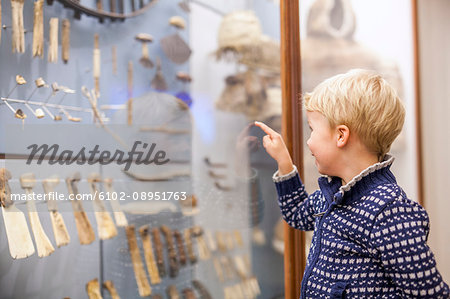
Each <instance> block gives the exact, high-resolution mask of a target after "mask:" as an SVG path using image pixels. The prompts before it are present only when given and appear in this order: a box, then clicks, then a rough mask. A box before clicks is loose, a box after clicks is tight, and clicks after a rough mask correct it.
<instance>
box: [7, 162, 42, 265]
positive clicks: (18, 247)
mask: <svg viewBox="0 0 450 299" xmlns="http://www.w3.org/2000/svg"><path fill="white" fill-rule="evenodd" d="M10 179H11V173H10V172H9V170H7V169H6V168H1V169H0V201H1V206H2V215H3V221H4V227H5V230H6V237H7V239H8V247H9V253H10V254H11V257H12V258H13V259H22V258H26V257H29V256H30V255H32V254H33V253H34V245H33V241H32V240H31V235H30V231H29V230H28V225H27V220H26V218H25V215H24V213H23V212H22V211H20V210H19V209H18V208H17V207H16V206H15V205H14V202H13V201H12V200H11V188H10V186H9V182H8V181H9V180H10Z"/></svg>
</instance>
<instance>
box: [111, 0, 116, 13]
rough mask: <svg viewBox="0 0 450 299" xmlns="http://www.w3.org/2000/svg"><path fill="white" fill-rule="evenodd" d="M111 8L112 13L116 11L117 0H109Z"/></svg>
mask: <svg viewBox="0 0 450 299" xmlns="http://www.w3.org/2000/svg"><path fill="white" fill-rule="evenodd" d="M109 10H110V11H111V12H112V13H115V12H116V0H109Z"/></svg>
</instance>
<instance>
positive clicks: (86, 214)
mask: <svg viewBox="0 0 450 299" xmlns="http://www.w3.org/2000/svg"><path fill="white" fill-rule="evenodd" d="M121 5H122V6H123V7H122V9H123V10H122V11H121V10H120V6H121ZM22 6H23V7H22ZM2 9H3V10H2V19H1V21H2V23H3V24H5V26H6V27H5V28H6V29H4V30H3V32H2V33H3V34H2V37H1V38H2V39H1V44H0V60H1V65H2V68H1V70H0V74H1V77H2V78H4V80H2V82H0V96H1V105H0V108H1V109H0V114H1V116H0V118H1V127H2V130H1V132H0V136H1V140H2V142H1V144H0V152H1V158H2V160H1V162H2V165H1V166H2V170H1V187H2V198H1V199H2V215H3V216H2V217H3V219H4V221H3V223H4V224H5V225H4V226H3V227H4V229H2V231H1V233H0V246H1V248H2V249H3V250H2V253H3V254H2V255H1V257H0V263H1V264H2V267H1V273H2V275H1V278H0V287H1V288H2V290H3V291H2V292H1V293H2V294H1V295H0V297H1V298H66V297H67V298H86V297H89V298H99V296H102V297H104V298H109V297H111V298H118V297H120V298H139V297H149V296H150V298H178V296H184V297H185V298H233V299H234V298H284V265H283V237H282V235H283V230H282V227H281V226H280V224H279V219H280V215H279V211H278V206H277V201H276V190H275V188H274V187H273V183H272V181H271V176H272V173H273V172H274V171H275V169H276V165H275V163H274V162H273V161H272V160H271V159H269V157H268V155H267V154H266V153H265V151H264V150H263V148H262V146H261V145H260V142H259V140H260V139H261V137H262V136H263V134H262V132H261V131H259V130H257V129H256V128H254V127H251V126H249V124H250V123H252V122H253V121H254V120H259V121H264V122H266V123H267V124H269V125H270V126H272V127H273V128H274V129H276V130H281V106H282V100H281V98H282V96H281V95H282V91H281V88H282V86H281V79H280V73H281V62H280V7H279V4H277V3H275V2H273V1H258V2H245V3H243V2H240V1H237V2H229V1H208V2H206V1H163V2H156V1H149V2H148V3H147V2H145V1H144V2H142V1H141V2H139V3H138V2H137V1H136V2H133V1H132V2H130V3H124V2H123V1H111V2H108V3H106V1H104V2H102V1H97V3H90V2H89V1H80V2H77V3H75V2H72V1H47V2H46V3H44V2H43V1H36V2H35V3H32V2H26V3H24V4H22V5H20V3H19V4H18V3H16V2H14V1H12V2H11V3H9V2H8V3H6V2H5V1H2ZM9 12H11V13H9ZM20 18H23V20H24V24H21V26H22V27H20V26H19V27H17V25H16V21H17V20H20ZM19 23H20V22H19ZM10 24H14V27H13V28H10V27H8V26H9V25H10ZM32 29H33V30H32ZM24 30H26V34H24V35H23V36H22V35H21V34H20V33H21V32H22V31H24ZM22 37H23V39H22ZM58 39H59V41H58ZM18 44H22V45H21V46H18ZM10 45H14V47H13V48H11V46H10ZM11 49H12V50H11ZM41 49H42V50H41ZM277 224H278V225H277ZM117 296H118V297H117Z"/></svg>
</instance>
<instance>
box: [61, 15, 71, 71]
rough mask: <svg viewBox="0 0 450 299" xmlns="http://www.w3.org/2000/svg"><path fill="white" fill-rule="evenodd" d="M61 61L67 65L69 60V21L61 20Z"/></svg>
mask: <svg viewBox="0 0 450 299" xmlns="http://www.w3.org/2000/svg"><path fill="white" fill-rule="evenodd" d="M61 52H62V61H63V62H64V63H67V62H68V61H69V58H70V21H69V20H68V19H63V20H62V40H61Z"/></svg>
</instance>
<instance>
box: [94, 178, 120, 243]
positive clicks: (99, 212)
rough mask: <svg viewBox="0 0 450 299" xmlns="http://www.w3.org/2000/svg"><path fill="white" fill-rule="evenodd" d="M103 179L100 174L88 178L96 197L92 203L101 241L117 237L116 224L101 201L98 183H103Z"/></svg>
mask: <svg viewBox="0 0 450 299" xmlns="http://www.w3.org/2000/svg"><path fill="white" fill-rule="evenodd" d="M101 181H102V178H101V177H100V175H99V174H98V173H91V174H90V175H89V177H88V182H89V187H90V189H91V193H92V195H93V196H94V200H93V201H92V203H93V204H94V214H95V219H96V220H97V232H98V236H99V238H100V239H101V240H107V239H111V238H113V237H115V236H117V229H116V225H115V224H114V222H113V220H112V218H111V215H110V214H109V212H108V210H106V207H105V205H104V204H103V201H101V200H100V199H99V190H98V189H97V183H99V182H101Z"/></svg>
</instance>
